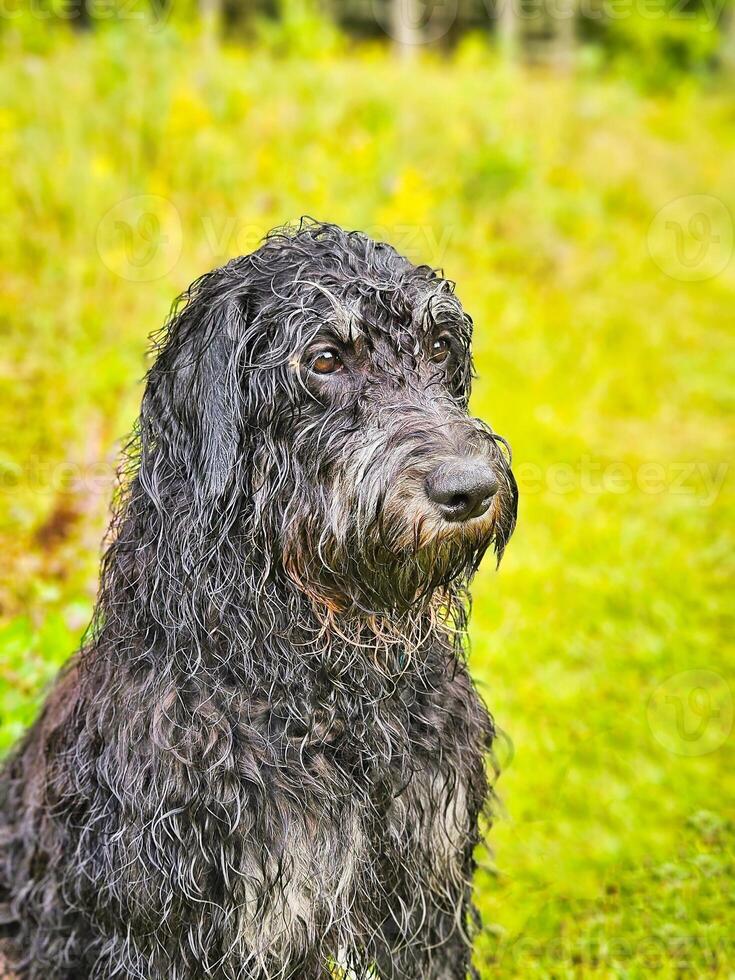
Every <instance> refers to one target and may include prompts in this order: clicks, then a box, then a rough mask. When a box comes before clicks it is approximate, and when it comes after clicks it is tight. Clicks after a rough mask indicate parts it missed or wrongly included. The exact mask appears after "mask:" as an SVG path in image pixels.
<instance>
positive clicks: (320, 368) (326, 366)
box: [311, 349, 342, 374]
mask: <svg viewBox="0 0 735 980" xmlns="http://www.w3.org/2000/svg"><path fill="white" fill-rule="evenodd" d="M341 367H342V360H341V358H340V356H339V354H338V353H337V351H336V350H331V349H327V350H321V351H319V353H318V354H316V356H314V357H312V359H311V370H312V371H314V373H315V374H334V372H335V371H339V369H340V368H341Z"/></svg>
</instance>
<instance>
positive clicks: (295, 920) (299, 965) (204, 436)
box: [0, 222, 516, 980]
mask: <svg viewBox="0 0 735 980" xmlns="http://www.w3.org/2000/svg"><path fill="white" fill-rule="evenodd" d="M470 334H471V320H470V319H469V317H468V316H467V315H466V314H465V313H464V312H463V311H462V308H461V306H460V304H459V302H458V300H457V299H456V297H455V295H454V292H453V287H452V284H450V283H449V282H447V281H446V280H444V279H443V278H441V277H440V276H438V275H437V274H436V273H435V272H434V271H432V270H431V269H429V268H427V267H425V266H422V267H418V268H416V267H414V266H412V265H411V264H410V263H409V262H408V261H407V260H406V259H404V258H402V257H401V256H399V255H398V254H397V253H396V252H395V251H394V250H393V249H392V248H390V247H389V246H387V245H383V244H376V243H375V242H373V241H370V240H369V239H367V238H365V237H364V236H362V235H360V234H357V233H349V234H348V233H346V232H344V231H342V230H341V229H339V228H337V227H335V226H332V225H321V224H314V223H310V222H309V223H306V222H305V223H302V224H301V226H300V227H299V228H298V229H296V230H288V229H286V230H280V231H278V232H275V233H273V234H271V235H270V236H269V237H268V238H267V239H266V241H265V242H264V244H263V245H262V246H261V248H259V249H258V250H257V251H256V252H255V253H253V254H252V255H249V256H245V257H241V258H238V259H234V260H233V261H232V262H230V263H229V264H228V265H226V266H225V267H223V268H221V269H217V270H215V271H214V272H210V273H208V274H207V275H205V276H203V277H202V278H201V279H199V280H198V281H197V282H196V283H194V285H193V286H192V287H191V288H190V289H189V290H188V292H187V293H186V294H185V295H184V296H183V297H182V298H181V300H180V301H179V302H178V304H177V305H176V306H175V307H174V310H173V313H172V316H171V318H170V320H169V322H168V324H167V325H166V327H165V328H164V330H163V332H162V334H161V336H160V339H159V341H158V345H157V352H158V357H157V360H156V362H155V364H154V366H153V368H152V369H151V371H150V373H149V376H148V381H147V388H146V392H145V396H144V400H143V406H142V412H141V416H140V421H139V425H138V428H137V431H136V438H135V439H134V441H133V443H132V444H131V451H130V454H129V455H130V462H131V470H130V472H129V473H128V475H127V477H126V479H125V481H124V484H125V487H126V489H124V490H123V491H122V492H121V495H120V499H119V500H118V504H117V507H116V516H115V517H114V520H113V524H112V537H111V544H110V545H109V548H108V550H107V553H106V556H105V558H104V562H103V566H102V581H101V589H100V594H99V601H98V605H97V610H96V614H95V618H94V623H93V626H92V628H91V630H90V633H89V636H88V638H87V640H86V642H85V643H84V645H83V647H82V650H81V652H80V653H79V654H78V655H77V656H76V657H75V658H74V659H73V660H72V661H71V662H70V664H69V666H68V667H67V669H66V670H65V672H64V673H63V675H62V676H61V678H60V679H59V681H58V683H57V685H56V687H55V689H54V691H53V692H52V694H51V696H50V697H49V699H48V701H47V703H46V706H45V709H44V711H43V712H42V714H41V717H40V718H39V720H38V721H37V722H36V724H35V725H34V727H33V728H32V729H31V730H30V732H29V733H28V735H27V736H26V738H25V739H24V740H23V742H22V743H21V744H20V745H19V746H18V747H17V749H16V751H15V752H14V754H13V755H12V756H11V758H10V759H9V760H7V761H6V764H5V766H4V770H3V772H2V775H1V776H0V834H1V836H0V900H1V901H2V904H1V905H0V922H2V923H3V925H2V929H3V935H4V937H5V938H4V939H3V940H2V942H3V946H2V948H3V949H4V955H5V959H6V961H7V963H8V964H10V965H11V967H12V968H13V969H14V970H15V973H16V975H17V976H18V977H19V978H23V980H26V978H27V980H62V978H63V980H72V978H73V980H82V978H95V980H108V978H110V980H111V978H125V980H133V978H135V980H199V978H202V980H203V978H213V980H235V978H237V980H277V978H278V980H286V978H299V980H311V978H317V977H330V976H331V977H335V976H343V977H345V976H349V977H356V978H361V980H362V978H368V977H381V978H384V980H394V978H395V980H398V978H406V980H409V978H410V980H430V978H433V980H440V978H441V980H449V978H464V977H465V976H466V975H467V974H468V973H471V972H472V967H471V941H472V935H473V932H474V930H475V927H476V921H475V920H476V916H475V914H474V912H473V908H472V902H471V879H472V873H473V868H474V864H473V849H474V847H475V845H476V844H477V842H478V839H479V833H478V821H479V817H480V814H481V811H482V810H483V807H484V805H485V804H486V801H487V799H488V796H489V785H488V779H487V776H486V771H485V762H484V758H485V753H486V751H487V749H488V748H489V746H490V743H491V740H492V736H493V726H492V722H491V719H490V716H489V715H488V713H487V711H486V709H485V707H484V706H483V704H482V702H481V700H480V699H479V697H478V695H477V694H476V692H475V691H474V689H473V686H472V684H471V682H470V679H469V677H468V674H467V671H466V668H465V665H464V649H463V648H464V640H465V630H466V622H467V613H468V595H467V584H468V581H469V579H470V577H471V575H472V573H473V572H474V570H475V569H476V567H477V565H478V563H479V561H480V559H481V558H482V555H483V553H484V551H485V550H486V548H487V547H488V546H490V545H491V544H492V545H494V547H495V549H496V552H497V554H498V556H500V554H501V553H502V551H503V548H504V546H505V544H506V542H507V540H508V538H509V537H510V534H511V532H512V529H513V526H514V522H515V516H516V489H515V482H514V480H513V477H512V474H511V470H510V468H509V464H508V460H507V454H506V452H505V446H504V444H503V441H502V440H501V439H500V438H499V437H498V436H495V435H494V434H493V433H492V432H491V430H490V429H488V428H487V427H486V426H484V425H483V424H482V423H480V422H478V421H477V420H474V419H471V418H470V417H469V416H468V414H467V399H468V394H469V386H470V378H471V363H470V350H469V346H470ZM437 338H439V339H438V340H437ZM325 347H327V348H329V349H330V350H335V351H338V352H339V355H340V357H341V361H342V368H341V369H340V370H337V371H334V372H332V373H317V371H316V370H314V369H313V368H314V358H315V356H317V355H318V354H319V352H320V351H321V350H322V349H324V348H325ZM435 351H439V355H440V356H439V355H436V354H435ZM468 456H470V457H473V458H481V459H483V460H486V461H491V463H492V466H493V467H494V469H495V471H496V473H497V475H498V480H499V489H498V491H497V493H496V494H495V496H494V498H493V503H492V506H490V508H489V510H487V512H486V513H485V514H483V515H481V516H477V517H475V518H474V519H472V520H467V521H465V522H459V523H457V522H455V523H450V522H448V521H445V520H442V519H440V518H439V517H438V516H437V514H436V512H435V511H434V510H433V509H432V506H431V505H430V502H429V501H428V499H427V497H426V496H425V494H424V491H423V486H424V481H425V479H426V477H427V475H428V474H430V473H431V472H432V471H433V470H435V468H436V467H437V466H438V465H439V464H440V463H442V461H446V460H448V459H450V460H451V459H456V458H467V457H468ZM0 958H1V957H0Z"/></svg>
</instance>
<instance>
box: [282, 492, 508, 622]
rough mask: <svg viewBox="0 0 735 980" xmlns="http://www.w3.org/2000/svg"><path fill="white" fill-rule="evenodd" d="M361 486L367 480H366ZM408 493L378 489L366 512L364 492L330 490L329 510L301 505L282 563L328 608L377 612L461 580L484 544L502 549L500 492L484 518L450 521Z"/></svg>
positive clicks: (410, 603) (419, 600) (426, 599)
mask: <svg viewBox="0 0 735 980" xmlns="http://www.w3.org/2000/svg"><path fill="white" fill-rule="evenodd" d="M363 489H364V488H363ZM402 496H405V495H401V494H399V495H396V494H391V493H389V492H388V491H387V490H384V491H382V492H381V493H380V494H379V495H378V500H377V501H375V504H376V508H375V510H374V511H373V513H372V517H371V518H370V519H368V518H367V516H366V510H367V508H366V500H365V494H364V493H358V494H357V495H355V496H352V495H347V496H346V497H342V498H339V497H337V498H332V500H331V501H330V502H329V506H328V510H327V513H324V514H318V513H316V512H315V511H314V510H313V509H309V506H308V503H307V502H305V505H304V511H303V515H304V520H303V522H293V523H292V524H291V526H290V528H289V534H288V536H287V538H286V540H285V542H284V566H285V568H286V571H287V572H288V574H289V575H290V577H291V578H292V579H293V580H294V581H295V582H296V583H297V584H298V585H299V587H300V588H301V589H302V590H303V591H304V592H306V593H307V594H308V595H310V596H311V598H312V599H314V600H316V601H317V602H319V603H321V604H325V605H327V606H328V607H329V608H330V609H332V610H333V611H335V612H336V611H348V610H351V611H354V612H360V613H366V614H380V613H384V612H387V611H391V610H404V609H409V608H411V607H417V606H420V605H422V604H429V603H431V602H432V600H433V598H434V596H435V593H437V592H442V593H446V592H447V590H451V589H452V588H464V587H465V586H466V584H467V583H468V581H469V580H470V578H471V577H472V575H473V574H474V572H475V571H476V570H477V567H478V565H479V564H480V561H481V560H482V558H483V556H484V554H485V552H486V551H487V550H488V548H491V547H494V548H495V550H496V551H497V552H498V553H501V552H502V548H503V547H504V544H505V537H504V534H505V531H504V528H505V526H506V525H507V524H508V523H509V522H510V521H509V519H508V520H504V511H505V509H506V508H507V507H509V506H512V501H508V500H507V499H506V495H505V494H504V493H500V494H498V495H497V497H496V499H495V500H494V502H493V504H492V506H491V507H490V509H489V510H488V511H487V513H486V514H484V515H483V516H482V517H481V518H476V519H475V520H473V521H469V522H467V523H465V524H462V523H457V524H451V523H449V522H447V521H444V520H442V519H441V518H440V517H438V516H436V515H435V514H433V513H431V510H430V508H428V507H426V506H424V507H421V506H419V505H417V504H415V503H414V502H413V500H412V499H411V498H409V499H408V501H406V500H403V501H402V500H401V497H402Z"/></svg>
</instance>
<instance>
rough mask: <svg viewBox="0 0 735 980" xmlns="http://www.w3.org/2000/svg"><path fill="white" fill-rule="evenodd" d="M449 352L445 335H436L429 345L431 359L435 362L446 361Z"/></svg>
mask: <svg viewBox="0 0 735 980" xmlns="http://www.w3.org/2000/svg"><path fill="white" fill-rule="evenodd" d="M448 354H449V341H448V339H447V338H446V337H437V338H436V340H435V341H434V343H433V344H432V345H431V359H432V361H434V362H435V363H436V364H441V363H442V361H446V359H447V355H448Z"/></svg>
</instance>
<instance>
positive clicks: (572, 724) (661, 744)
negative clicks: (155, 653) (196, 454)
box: [0, 28, 735, 978]
mask: <svg viewBox="0 0 735 980" xmlns="http://www.w3.org/2000/svg"><path fill="white" fill-rule="evenodd" d="M2 43H3V46H4V48H5V50H4V51H3V59H2V64H1V65H0V91H1V92H2V94H3V96H4V100H3V101H4V104H5V108H3V109H2V110H0V159H1V160H2V172H3V175H4V179H3V180H2V181H1V182H0V201H2V205H3V207H2V213H3V215H4V219H3V222H2V224H0V242H1V243H2V249H3V260H2V263H1V264H0V282H1V283H2V291H1V292H2V297H1V298H0V323H1V324H2V331H3V344H2V347H1V348H0V372H1V376H2V380H3V396H2V403H1V412H2V415H1V417H0V424H1V426H2V443H1V444H0V480H1V481H2V486H3V491H4V492H3V500H2V512H1V513H0V555H1V556H2V557H1V558H0V561H2V562H3V565H4V568H3V575H2V591H1V593H0V601H1V603H2V632H1V633H0V713H1V716H2V717H1V721H2V740H1V742H2V748H3V749H4V748H7V746H8V745H9V744H10V743H11V742H12V741H13V740H14V738H15V737H16V736H17V735H18V733H19V732H20V731H21V730H22V728H23V726H24V725H25V724H26V723H28V721H29V720H30V719H31V718H32V717H33V714H34V711H35V710H36V707H37V704H38V698H39V695H40V692H41V691H42V690H43V688H44V685H45V684H46V683H47V682H48V680H49V678H50V677H51V676H52V675H53V673H54V671H55V670H56V669H57V667H58V665H59V664H60V663H61V662H62V661H63V660H64V659H65V658H66V657H67V655H68V654H69V652H70V651H71V650H73V649H74V647H75V645H76V644H77V642H78V637H79V635H80V633H81V631H82V630H83V628H84V626H85V624H86V622H87V620H88V617H89V614H90V610H91V605H92V602H93V597H94V590H95V576H96V571H97V563H98V556H99V540H100V538H101V535H102V532H103V529H104V526H105V517H106V509H107V505H108V498H109V493H110V486H111V476H112V467H113V464H114V459H115V453H116V447H117V446H118V445H119V440H120V439H121V437H122V436H123V434H124V433H125V432H126V431H127V430H128V429H129V427H130V426H131V424H132V421H133V418H134V415H135V412H136V406H137V404H138V401H139V399H140V394H141V384H140V379H141V377H142V375H143V372H144V370H145V360H144V350H145V348H146V337H147V335H148V334H149V333H150V332H151V331H152V330H154V329H155V328H156V327H157V326H158V325H160V323H161V322H162V320H163V318H164V316H165V314H166V311H167V309H168V306H169V304H170V302H171V300H172V298H173V296H174V295H175V294H176V293H177V292H178V291H180V290H181V289H182V288H183V287H185V286H186V285H187V284H188V283H189V282H190V281H191V280H192V279H193V278H195V277H196V276H197V275H199V274H200V273H201V272H203V271H205V270H206V269H208V268H210V267H212V266H214V265H216V264H219V263H221V262H222V261H223V260H224V259H226V258H227V257H229V256H230V255H232V254H236V253H239V252H242V251H248V250H250V249H251V248H253V247H254V246H255V244H256V242H257V239H258V237H259V236H260V235H261V234H262V233H263V232H264V231H265V230H267V229H268V228H269V227H271V226H272V225H274V224H277V223H280V222H282V221H284V220H286V219H292V218H295V217H298V216H299V215H301V214H311V215H314V216H316V217H319V218H323V219H329V220H335V221H338V222H340V223H342V224H344V225H347V226H353V227H360V228H363V229H367V230H370V231H372V232H373V233H374V234H375V235H377V236H379V237H385V238H387V239H389V240H391V241H392V242H393V243H394V244H396V245H397V246H398V247H399V248H401V249H402V250H404V251H405V252H407V253H408V254H409V255H410V256H411V257H412V258H413V259H415V260H421V261H426V262H429V263H431V264H434V265H441V266H443V267H444V268H445V270H446V272H447V274H448V275H449V276H450V277H452V278H455V279H456V280H457V281H458V292H459V294H460V296H461V298H462V300H463V302H464V303H465V305H466V307H467V308H468V310H469V311H470V312H471V313H472V315H473V317H474V319H475V324H476V345H475V346H476V360H477V365H478V372H479V378H478V381H477V384H476V391H475V396H474V409H475V411H476V412H477V413H478V414H481V415H483V416H484V417H485V418H486V419H487V420H488V421H490V422H491V424H492V425H493V426H494V427H495V428H496V429H497V430H498V431H499V432H501V433H502V434H503V435H505V436H507V437H508V439H509V440H510V442H511V443H512V445H513V448H514V451H515V465H516V469H517V473H518V476H519V482H520V486H521V512H520V523H519V527H518V530H517V532H516V536H515V539H514V541H513V542H512V544H511V546H510V548H509V550H508V553H507V556H506V558H505V560H504V562H503V565H502V567H501V569H500V571H499V573H496V572H495V570H494V569H493V568H492V567H491V563H489V562H488V564H487V566H486V567H485V568H484V569H483V570H482V571H481V573H480V575H479V576H478V580H477V583H476V587H475V590H474V591H475V611H474V619H473V627H472V639H473V644H472V654H471V662H472V667H473V671H474V674H475V676H476V678H477V680H478V683H479V684H480V685H481V686H482V689H483V691H484V694H485V697H486V699H487V700H488V703H489V704H490V705H491V707H492V709H493V712H494V714H495V716H496V718H497V721H498V723H499V725H500V726H501V728H502V729H503V730H504V731H505V732H506V733H507V735H506V737H505V738H504V740H503V743H502V745H501V749H500V755H501V756H502V761H503V764H504V773H503V776H502V778H501V780H500V783H499V792H500V796H501V798H502V801H503V806H504V810H505V813H504V816H503V817H502V819H500V820H499V821H498V823H497V824H496V827H495V828H494V830H493V834H492V840H493V850H494V853H493V858H492V865H491V866H488V867H487V868H486V870H484V871H483V872H481V874H480V876H479V882H478V884H479V890H480V904H481V906H482V908H483V911H484V914H485V919H486V922H487V925H488V930H487V933H486V935H485V936H484V938H483V940H482V942H481V946H480V950H479V962H480V964H481V967H482V976H483V977H488V978H490V977H499V978H510V977H521V978H533V977H560V978H561V977H625V978H642V977H650V976H660V977H680V976H697V975H712V976H717V977H734V976H735V950H733V936H732V923H733V918H734V916H735V898H734V896H733V880H732V875H733V864H734V857H735V831H734V829H733V818H734V816H735V813H734V809H733V801H734V800H735V753H734V752H733V739H732V735H731V733H730V729H731V725H732V715H733V688H732V681H731V680H730V678H731V677H732V669H733V665H734V662H735V658H734V657H733V648H732V636H733V604H732V599H731V595H730V594H728V589H727V586H728V580H729V578H730V576H731V574H732V571H733V563H732V533H731V532H732V518H733V510H734V509H735V508H734V507H733V499H732V483H733V480H732V473H731V472H730V471H729V470H728V464H729V458H730V455H731V450H732V438H733V430H732V426H731V423H729V422H728V415H729V414H730V410H731V409H732V408H733V400H734V398H735V396H734V392H735V387H734V386H733V358H732V335H733V325H734V320H735V316H734V310H735V260H734V259H733V258H732V254H731V253H732V235H733V225H732V221H733V219H732V215H733V214H735V184H734V183H733V179H732V176H733V173H735V98H734V97H733V95H732V92H731V93H730V94H729V95H725V94H720V93H718V92H708V93H704V92H701V91H697V90H696V89H694V88H691V87H689V86H686V85H683V86H682V87H681V88H679V89H678V90H677V91H675V92H673V93H671V94H669V95H668V96H666V97H665V98H660V99H654V98H652V97H645V98H644V97H643V96H641V95H640V94H636V92H635V91H634V90H633V89H632V88H629V87H627V86H626V84H625V83H624V82H621V81H617V82H613V81H608V82H605V81H600V80H594V79H592V78H563V77H554V76H550V75H545V74H543V73H535V74H531V73H529V72H521V71H514V70H511V69H508V68H504V67H501V66H500V65H497V64H495V63H494V62H493V61H492V59H491V58H490V57H489V56H488V54H487V52H485V51H484V50H483V49H481V48H480V47H479V46H477V45H466V46H465V47H464V48H463V49H462V50H461V51H460V52H459V53H458V55H457V56H456V57H455V58H454V59H453V60H452V61H451V62H447V61H440V60H438V59H431V58H428V57H427V58H425V59H420V60H419V61H417V62H413V63H412V64H401V63H398V62H396V61H392V60H390V58H389V57H388V56H387V55H386V54H385V53H383V52H382V51H380V50H378V49H364V50H361V51H359V52H356V53H352V54H351V55H349V56H348V55H346V54H339V55H333V56H325V57H323V58H320V59H317V60H311V61H302V60H298V59H296V58H291V59H289V60H280V61H278V60H273V59H272V57H269V56H266V55H265V54H263V53H262V52H261V53H258V52H248V51H245V50H242V49H239V50H237V49H232V50H225V51H222V52H221V53H220V54H219V55H218V56H217V57H214V56H213V55H212V54H211V53H210V54H208V55H207V54H202V52H201V51H200V49H199V47H198V46H197V45H196V43H195V42H193V41H184V40H181V39H180V38H177V37H176V36H175V35H174V34H173V33H170V32H169V31H166V30H163V29H159V30H156V31H145V30H139V31H133V29H132V28H129V29H128V30H127V31H126V32H125V33H122V32H119V31H114V30H111V31H100V32H99V33H97V34H94V35H91V36H89V37H86V38H82V39H78V38H77V39H74V38H71V37H66V36H65V35H57V36H56V37H55V39H54V40H53V42H48V43H45V44H44V45H43V46H41V47H40V48H38V49H34V50H28V49H27V48H24V47H23V45H22V44H20V43H19V42H18V41H17V39H15V40H13V38H12V37H9V36H5V37H4V40H3V41H2Z"/></svg>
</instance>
